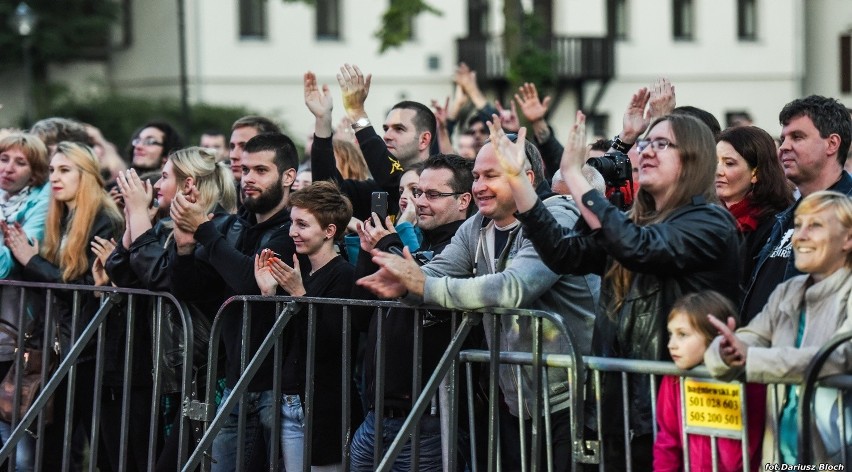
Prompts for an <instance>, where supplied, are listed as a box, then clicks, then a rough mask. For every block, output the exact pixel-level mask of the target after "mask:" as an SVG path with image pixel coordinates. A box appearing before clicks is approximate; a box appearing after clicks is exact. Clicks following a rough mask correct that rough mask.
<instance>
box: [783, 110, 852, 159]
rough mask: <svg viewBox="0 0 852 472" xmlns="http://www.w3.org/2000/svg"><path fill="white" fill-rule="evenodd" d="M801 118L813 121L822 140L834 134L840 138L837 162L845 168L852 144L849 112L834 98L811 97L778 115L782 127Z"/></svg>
mask: <svg viewBox="0 0 852 472" xmlns="http://www.w3.org/2000/svg"><path fill="white" fill-rule="evenodd" d="M800 116H807V117H808V118H810V119H811V121H812V122H813V124H814V127H815V128H816V129H817V130H818V131H819V135H820V137H821V138H823V139H825V138H828V137H829V136H831V135H832V134H836V135H838V136H840V147H839V148H838V149H837V161H838V162H840V166H841V167H843V164H845V163H846V154H847V153H848V152H849V144H850V142H852V118H850V117H849V110H848V109H847V108H846V107H845V106H843V105H841V104H840V102H838V101H837V100H836V99H834V98H828V97H822V96H819V95H811V96H809V97H805V98H797V99H796V100H793V101H792V102H790V103H788V104H786V105H784V108H782V109H781V113H779V114H778V121H779V122H780V123H781V126H787V124H789V123H790V121H791V120H792V119H794V118H798V117H800Z"/></svg>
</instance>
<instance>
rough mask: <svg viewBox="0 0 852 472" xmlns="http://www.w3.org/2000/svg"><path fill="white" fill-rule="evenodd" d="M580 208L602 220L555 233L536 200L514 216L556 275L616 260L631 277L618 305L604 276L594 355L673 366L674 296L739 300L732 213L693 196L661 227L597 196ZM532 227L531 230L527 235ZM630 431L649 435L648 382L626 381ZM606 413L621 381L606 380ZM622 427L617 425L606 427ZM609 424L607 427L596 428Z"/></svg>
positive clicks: (616, 405)
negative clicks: (710, 293) (710, 294)
mask: <svg viewBox="0 0 852 472" xmlns="http://www.w3.org/2000/svg"><path fill="white" fill-rule="evenodd" d="M583 203H584V204H585V206H586V208H588V209H589V210H590V211H592V212H593V213H594V214H595V215H596V216H597V217H598V219H599V220H600V222H601V228H600V229H598V230H595V231H591V230H590V229H589V227H588V226H587V225H586V223H585V221H584V220H581V221H580V222H578V224H577V225H576V226H575V227H574V228H563V227H560V226H559V225H558V224H557V223H556V220H554V219H553V217H552V216H550V213H549V212H548V211H547V210H546V208H545V207H544V205H543V204H541V202H539V203H537V204H536V206H535V207H533V208H532V209H531V210H530V211H528V212H526V213H524V214H521V215H519V216H518V217H519V219H520V220H521V222H522V223H523V225H524V228H525V230H527V231H525V234H527V237H528V238H529V239H530V240H532V242H533V245H534V246H535V248H536V250H538V252H539V253H540V254H547V255H548V257H544V258H543V259H544V260H545V262H546V263H547V265H548V267H550V268H551V269H552V270H553V271H555V272H557V273H573V274H586V273H597V274H600V275H602V276H603V275H604V274H606V273H607V272H608V270H609V269H610V268H611V267H612V264H613V263H614V262H616V261H618V262H619V263H621V265H622V266H623V267H625V268H626V269H627V270H629V271H631V272H632V274H633V278H632V281H631V284H630V288H629V290H628V293H627V296H626V297H625V299H624V302H623V303H622V304H621V306H615V303H614V289H613V283H612V281H611V280H610V279H609V278H604V279H603V281H602V282H603V283H602V287H601V297H600V302H599V305H598V316H596V317H595V330H594V335H593V338H592V353H593V355H596V356H603V357H618V358H628V359H646V360H665V361H669V360H671V357H670V356H669V353H668V349H667V346H666V345H667V339H668V336H667V334H666V321H667V318H668V314H669V311H670V310H671V307H672V304H673V303H674V302H675V300H677V299H678V298H679V297H680V296H682V295H684V294H687V293H691V292H696V291H699V290H716V291H718V292H720V293H722V294H723V295H725V296H727V297H728V298H730V299H731V300H732V301H733V302H734V303H737V302H738V301H739V294H740V291H739V281H740V272H741V266H742V264H741V256H740V253H741V250H742V248H741V239H740V237H739V235H738V233H737V229H736V224H735V222H734V219H733V217H732V216H731V215H730V213H729V212H728V211H727V210H725V209H724V208H722V207H721V206H718V205H714V204H709V203H707V202H706V201H705V199H704V197H703V196H700V195H698V196H695V197H693V198H692V201H691V203H690V204H687V205H684V206H682V207H680V208H678V209H676V210H675V211H673V212H672V213H671V214H670V215H669V216H668V217H667V218H666V219H665V220H664V221H662V222H660V223H657V224H651V225H646V226H639V225H637V224H635V223H633V222H632V221H631V220H630V219H629V217H628V216H627V215H626V214H624V213H622V212H621V211H619V210H618V209H617V208H616V207H615V206H614V205H612V204H611V203H610V202H608V201H607V200H606V199H605V198H604V197H603V196H602V195H600V193H598V192H597V191H590V192H588V193H586V194H585V195H583ZM533 229H534V230H533ZM630 383H631V387H630V389H629V390H630V403H631V404H630V405H629V406H630V410H629V415H630V418H631V429H632V432H633V433H634V434H646V433H650V432H651V431H652V425H653V423H652V422H653V417H652V414H651V412H652V408H651V392H650V381H649V378H648V376H647V375H635V376H630ZM602 390H603V403H604V404H603V408H604V411H622V410H623V408H622V407H621V406H620V402H621V382H620V375H619V374H615V375H604V386H603V388H602ZM610 423H611V424H613V426H614V427H616V428H621V424H622V422H621V421H613V422H610ZM602 426H608V425H602Z"/></svg>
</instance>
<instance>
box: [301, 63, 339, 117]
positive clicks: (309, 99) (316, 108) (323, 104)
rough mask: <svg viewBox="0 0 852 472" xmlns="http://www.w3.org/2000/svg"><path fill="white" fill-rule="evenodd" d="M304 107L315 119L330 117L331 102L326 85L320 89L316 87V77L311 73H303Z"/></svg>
mask: <svg viewBox="0 0 852 472" xmlns="http://www.w3.org/2000/svg"><path fill="white" fill-rule="evenodd" d="M304 82H305V105H307V107H308V110H309V111H310V112H311V113H312V114H313V115H314V116H315V117H317V118H319V117H326V116H327V117H329V118H330V117H331V110H332V108H333V106H334V105H333V103H332V100H331V92H330V91H329V88H328V85H326V84H323V86H322V88H320V87H319V86H318V85H317V76H316V75H315V74H314V73H313V72H311V71H308V72H305V76H304Z"/></svg>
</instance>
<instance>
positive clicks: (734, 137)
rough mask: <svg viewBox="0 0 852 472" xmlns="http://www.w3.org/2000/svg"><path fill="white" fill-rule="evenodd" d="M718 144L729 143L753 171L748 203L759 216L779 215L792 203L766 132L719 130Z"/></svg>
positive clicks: (738, 128) (752, 128) (743, 128)
mask: <svg viewBox="0 0 852 472" xmlns="http://www.w3.org/2000/svg"><path fill="white" fill-rule="evenodd" d="M721 141H724V142H726V143H728V144H730V145H731V147H733V148H734V150H735V151H737V153H738V154H739V155H740V156H742V157H743V159H745V161H746V163H747V164H748V167H749V169H753V170H754V172H755V175H756V176H757V182H755V184H754V185H753V186H752V189H751V201H752V202H753V203H754V204H755V206H756V207H757V208H758V211H759V216H760V217H763V216H765V215H768V214H775V213H779V212H781V211H782V210H784V209H785V208H787V207H788V206H790V204H791V203H793V195H792V194H791V193H790V189H789V188H788V187H787V178H786V177H785V176H784V168H783V167H781V162H780V161H779V160H778V153H777V152H776V149H775V140H773V139H772V136H770V135H769V133H767V132H766V131H764V130H762V129H760V128H758V127H756V126H736V127H732V128H728V129H726V130H725V131H722V132H721V133H720V134H719V137H718V138H716V142H717V143H718V142H721Z"/></svg>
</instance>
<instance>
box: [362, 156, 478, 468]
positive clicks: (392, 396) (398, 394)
mask: <svg viewBox="0 0 852 472" xmlns="http://www.w3.org/2000/svg"><path fill="white" fill-rule="evenodd" d="M472 168H473V162H472V161H470V160H468V159H464V158H462V157H461V156H456V155H453V154H448V155H444V154H438V155H435V156H432V157H430V158H429V159H427V160H426V161H425V163H424V167H423V171H422V172H421V173H420V180H419V182H418V186H417V187H416V188H415V190H414V192H413V193H414V196H415V198H414V203H415V205H416V206H417V226H418V227H420V229H421V230H422V231H423V242H422V244H421V246H420V250H418V251H417V252H416V253H415V255H414V257H415V259H416V260H417V261H419V262H420V263H422V264H425V263H427V262H428V261H429V260H431V259H432V258H433V257H434V256H435V254H438V253H440V252H441V251H442V250H443V249H444V247H446V246H447V245H448V244H449V243H450V240H451V239H452V237H453V236H454V235H455V234H456V232H457V231H458V229H459V227H461V225H462V223H464V221H465V219H466V218H467V217H468V215H469V214H470V213H471V210H472V209H473V208H474V207H473V202H472V200H473V196H472V195H471V193H470V188H471V184H472V182H473V177H472V175H471V169H472ZM359 230H360V231H359V233H360V236H361V249H363V251H362V252H361V257H360V258H359V259H358V265H357V266H356V269H355V274H356V277H358V276H366V275H369V274H372V273H373V272H375V271H376V270H378V266H376V265H375V264H374V263H373V262H372V260H370V253H369V250H370V249H372V248H373V247H376V248H379V249H381V250H382V251H396V252H399V253H401V251H402V248H403V243H402V240H401V239H400V238H399V236H398V235H397V233H391V232H390V231H388V230H387V229H385V228H384V227H382V226H381V225H379V224H376V222H374V221H370V220H367V221H366V222H365V226H363V227H360V228H359ZM355 297H356V298H367V299H371V298H375V297H374V296H373V295H372V294H371V293H369V292H367V291H366V290H363V289H361V288H356V289H355ZM423 315H424V319H423V328H424V329H423V338H422V346H423V358H422V366H423V367H422V371H421V377H420V385H421V386H422V385H425V384H426V382H427V381H428V380H429V377H431V375H432V372H433V371H434V370H435V366H437V364H438V361H439V360H440V358H441V355H442V354H443V353H444V350H445V349H446V348H447V345H448V344H449V342H450V339H451V337H452V334H453V332H452V326H451V323H450V319H449V314H448V313H446V312H435V311H430V312H424V313H423ZM414 319H415V318H414V311H413V310H400V309H390V310H389V311H388V313H387V316H383V318H382V323H383V325H384V327H383V332H384V336H383V339H382V341H383V343H384V347H383V349H384V356H383V357H384V362H385V372H387V373H388V375H386V376H385V379H384V390H383V392H384V395H383V396H382V397H381V398H382V404H383V405H382V408H381V421H382V423H381V424H382V430H383V431H384V437H386V438H387V437H393V436H396V434H397V432H398V431H399V430H400V428H401V426H402V423H403V422H404V421H405V417H406V416H408V414H409V413H410V411H411V405H412V402H413V401H414V399H416V398H417V396H418V394H419V393H420V392H412V390H411V386H412V370H411V365H412V362H413V358H412V352H413V348H414V339H413V334H414ZM378 321H379V318H378V317H377V316H373V317H372V318H371V319H370V328H369V330H368V331H367V343H366V346H365V350H364V385H365V400H366V401H367V404H368V406H369V411H368V414H367V417H366V418H365V420H364V422H363V423H362V424H361V426H360V427H359V428H358V430H357V431H356V432H355V435H354V436H353V438H352V447H351V457H352V463H351V468H352V470H353V471H360V470H363V471H370V470H373V462H374V457H373V451H374V450H375V433H376V426H375V425H376V422H377V421H378V420H377V419H376V417H378V416H379V412H378V411H377V408H376V404H377V402H376V400H377V397H376V390H377V389H376V385H377V382H376V380H377V379H376V370H375V368H376V347H377V343H378V339H379V335H380V333H379V332H378ZM379 385H381V384H379ZM380 391H381V389H380ZM439 418H440V417H439V415H438V413H437V411H433V412H432V414H427V415H425V416H424V417H423V419H422V420H421V422H420V428H421V429H420V431H421V432H420V437H419V447H420V450H419V454H420V455H419V458H420V459H419V462H418V464H419V469H420V470H440V469H441V467H442V462H441V432H440V419H439ZM460 424H462V425H463V424H465V422H463V421H460ZM389 446H390V442H389V441H385V442H384V444H383V445H382V447H383V449H384V450H387V448H388V447H389ZM409 448H410V446H406V449H405V450H403V452H402V453H401V454H400V457H401V459H398V460H397V464H396V465H395V467H394V469H395V470H396V468H407V467H408V465H409V460H408V459H406V458H407V457H409V456H410V449H409Z"/></svg>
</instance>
